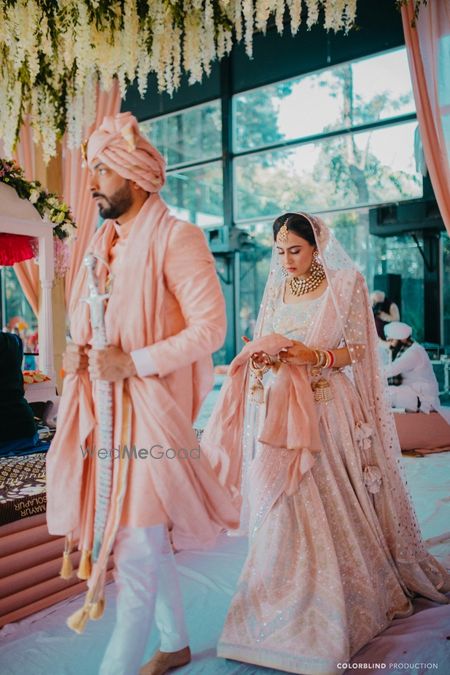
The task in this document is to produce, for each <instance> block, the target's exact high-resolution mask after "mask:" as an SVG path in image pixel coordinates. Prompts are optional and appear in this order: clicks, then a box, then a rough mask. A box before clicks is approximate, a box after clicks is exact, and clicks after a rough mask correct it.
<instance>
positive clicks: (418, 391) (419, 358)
mask: <svg viewBox="0 0 450 675" xmlns="http://www.w3.org/2000/svg"><path fill="white" fill-rule="evenodd" d="M384 333H385V335H386V340H387V341H388V343H389V345H390V348H391V351H392V362H391V363H390V364H389V365H388V366H386V367H385V369H384V373H385V375H386V377H387V378H389V382H390V383H389V393H390V398H391V405H392V407H393V408H405V410H408V411H410V412H418V411H421V412H426V413H428V412H431V411H432V410H437V411H438V410H439V408H440V402H439V387H438V383H437V380H436V376H435V374H434V371H433V366H432V364H431V361H430V359H429V357H428V354H427V352H426V351H425V349H424V348H423V347H422V345H419V344H418V343H417V342H414V340H413V339H412V337H411V333H412V328H411V326H408V324H406V323H403V322H401V321H392V322H391V323H388V324H387V325H386V326H385V327H384ZM394 382H395V384H394Z"/></svg>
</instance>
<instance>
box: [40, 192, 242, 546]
mask: <svg viewBox="0 0 450 675" xmlns="http://www.w3.org/2000/svg"><path fill="white" fill-rule="evenodd" d="M89 250H92V251H94V253H96V254H98V255H99V256H101V257H102V258H103V259H104V260H109V261H110V262H112V268H113V274H114V280H113V290H112V294H111V298H110V300H109V302H108V306H107V309H106V314H105V322H106V331H107V337H108V341H109V344H113V345H117V346H119V347H120V348H121V349H123V350H124V351H125V352H128V353H129V352H132V351H134V350H142V349H145V350H147V351H148V355H149V357H150V358H151V360H152V362H153V364H154V365H155V369H156V372H157V375H156V376H148V377H139V376H135V377H131V378H129V379H128V380H125V381H123V382H119V383H115V384H114V403H113V415H114V447H115V448H119V447H120V446H121V445H122V444H123V443H124V440H125V441H126V443H129V444H130V445H131V447H133V446H136V448H137V449H147V450H149V449H150V448H152V447H153V446H157V447H158V452H155V454H156V455H158V454H161V452H164V451H165V450H167V449H168V448H173V449H175V450H180V449H181V448H184V449H187V450H191V449H193V448H196V447H198V442H197V439H196V436H195V434H194V432H193V430H192V423H193V421H194V419H195V416H196V414H197V412H198V410H199V407H200V405H201V402H202V400H203V398H204V396H205V395H206V393H207V392H208V391H209V389H210V388H211V385H212V381H213V370H212V361H211V356H210V355H211V353H212V352H213V351H214V350H216V349H217V348H219V347H220V345H221V344H222V342H223V339H224V334H225V318H224V317H225V308H224V300H223V296H222V293H221V290H220V284H219V281H218V279H217V276H216V273H215V267H214V260H213V257H212V255H211V253H210V251H209V249H208V246H207V244H206V241H205V238H204V235H203V233H202V232H201V230H200V229H199V228H197V227H196V226H194V225H191V224H189V223H185V222H182V221H179V220H176V218H174V217H173V216H171V215H170V214H169V212H168V209H167V206H166V205H165V203H164V202H163V201H162V200H161V198H160V197H159V195H158V194H152V195H151V196H150V197H149V198H148V199H147V201H146V202H145V204H144V206H143V207H142V209H141V211H140V213H139V214H138V216H137V218H136V220H135V221H134V222H133V224H132V227H131V228H130V231H129V233H128V236H123V237H122V236H121V237H120V238H119V240H117V231H116V226H115V224H114V222H113V221H106V222H105V223H104V224H103V225H102V227H101V228H100V229H99V230H98V231H97V233H96V234H95V236H94V238H93V240H92V242H91V245H90V247H89ZM111 253H112V255H111ZM97 273H98V275H99V277H100V280H101V281H102V278H103V282H104V280H105V274H106V272H105V267H104V266H101V265H99V266H98V270H97ZM85 295H87V291H86V274H85V271H84V270H81V271H80V273H79V276H78V279H77V283H76V284H75V288H74V292H73V296H72V298H71V307H70V314H71V334H72V338H73V340H74V341H75V342H76V343H77V344H80V345H85V344H88V343H89V342H90V341H91V337H92V336H91V330H90V324H89V319H88V310H87V306H86V304H85V303H83V302H81V298H82V297H83V296H85ZM94 398H95V392H93V387H92V383H91V382H90V380H89V377H88V374H87V372H83V373H80V374H79V375H67V376H66V378H65V382H64V391H63V395H62V401H61V406H60V412H59V425H58V428H57V432H56V435H55V438H54V441H53V443H52V446H51V448H50V451H49V453H48V459H47V476H48V478H47V480H48V482H47V486H48V487H47V490H48V508H47V520H48V527H49V531H50V532H51V533H52V534H69V533H73V536H74V538H75V539H78V540H79V547H80V548H84V549H88V550H91V549H92V536H93V518H94V512H95V472H96V467H98V462H99V461H101V459H100V460H99V458H98V456H96V454H95V453H94V454H93V456H90V455H89V454H86V453H83V452H82V449H85V448H89V447H90V448H91V447H93V446H94V447H95V437H96V424H97V421H96V414H95V404H94ZM128 402H129V403H128ZM130 404H131V405H130ZM127 406H128V410H129V418H127V413H126V411H127ZM186 454H188V453H182V455H183V456H182V457H180V458H168V456H166V454H164V456H163V457H161V458H160V459H157V458H152V457H151V456H148V457H146V458H145V459H140V458H139V457H137V458H136V457H132V458H131V459H128V460H126V465H127V466H126V467H125V470H124V471H122V469H123V467H122V468H120V467H121V466H122V462H116V461H114V462H113V486H112V499H111V504H112V506H113V508H111V509H110V511H111V512H110V513H109V514H108V521H107V525H106V531H105V532H106V535H105V537H106V538H108V537H109V540H110V542H111V541H113V539H114V534H115V532H116V531H117V528H118V527H119V525H120V526H134V527H149V526H152V525H155V524H158V523H166V524H168V525H169V526H170V527H171V528H173V541H174V544H175V546H176V547H177V548H185V547H204V546H207V545H210V544H211V543H212V542H213V541H214V539H215V537H216V535H217V533H218V532H219V531H220V530H221V529H223V528H225V527H226V528H229V527H236V526H237V524H238V514H237V512H236V510H235V508H234V507H233V506H232V504H231V499H230V496H229V493H228V491H227V490H226V489H225V488H224V487H222V486H220V485H219V482H218V480H217V478H216V476H215V474H214V472H213V470H212V468H211V466H210V464H209V461H208V459H207V458H206V457H205V456H204V455H203V454H201V455H200V457H198V456H197V457H196V456H195V453H194V456H193V457H191V458H186ZM172 455H173V453H171V457H172ZM125 474H126V478H124V476H125ZM104 553H105V554H106V551H104Z"/></svg>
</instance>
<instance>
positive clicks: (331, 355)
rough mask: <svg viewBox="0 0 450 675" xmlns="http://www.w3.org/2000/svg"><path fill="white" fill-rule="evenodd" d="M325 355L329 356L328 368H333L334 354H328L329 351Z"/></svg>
mask: <svg viewBox="0 0 450 675" xmlns="http://www.w3.org/2000/svg"><path fill="white" fill-rule="evenodd" d="M327 354H329V355H330V368H332V367H333V366H334V354H333V352H330V351H329V350H327Z"/></svg>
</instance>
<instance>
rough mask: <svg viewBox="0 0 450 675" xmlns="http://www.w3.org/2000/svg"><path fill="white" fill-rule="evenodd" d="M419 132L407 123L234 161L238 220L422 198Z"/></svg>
mask: <svg viewBox="0 0 450 675" xmlns="http://www.w3.org/2000/svg"><path fill="white" fill-rule="evenodd" d="M416 127H417V124H416V122H407V123H403V124H398V125H392V126H388V127H382V128H379V129H374V130H373V131H364V132H360V133H354V134H349V133H347V134H343V135H340V136H337V137H334V138H327V139H323V140H321V141H317V142H314V143H306V144H303V145H299V146H296V147H289V148H280V149H277V150H269V151H265V152H261V153H257V154H254V155H250V156H242V157H238V158H236V159H235V162H234V176H235V178H234V180H235V199H236V204H235V206H236V215H237V220H243V219H250V218H261V217H264V216H268V217H272V216H276V215H277V214H279V213H280V211H283V210H291V211H292V210H296V209H302V210H308V211H313V212H315V211H324V210H330V209H339V208H347V209H348V208H349V207H352V206H358V205H366V204H382V203H386V202H390V201H401V200H404V199H411V198H415V197H420V196H421V195H422V193H423V190H422V177H421V175H420V173H419V172H418V171H417V169H416V166H415V159H414V135H415V130H416Z"/></svg>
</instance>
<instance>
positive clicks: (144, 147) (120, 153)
mask: <svg viewBox="0 0 450 675" xmlns="http://www.w3.org/2000/svg"><path fill="white" fill-rule="evenodd" d="M94 160H96V161H99V162H103V164H106V166H109V168H110V169H112V170H113V171H115V172H116V173H118V174H119V175H120V176H123V178H127V179H128V180H132V181H134V182H135V183H137V184H138V185H139V187H141V188H142V189H143V190H145V191H146V192H159V190H161V188H162V186H163V185H164V182H165V180H166V172H165V161H164V158H163V157H162V155H161V154H160V153H159V152H158V150H157V149H156V148H154V147H153V145H152V144H151V143H150V141H148V140H147V138H145V136H143V135H142V134H141V132H140V130H139V126H138V122H137V119H136V118H135V117H133V115H132V114H131V113H129V112H125V113H119V114H118V115H114V116H113V117H105V118H104V119H103V122H102V124H101V125H100V127H99V128H98V129H96V130H95V131H94V133H93V134H92V135H91V136H90V138H89V141H88V146H87V162H88V165H89V166H90V167H91V166H92V164H93V162H94Z"/></svg>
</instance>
